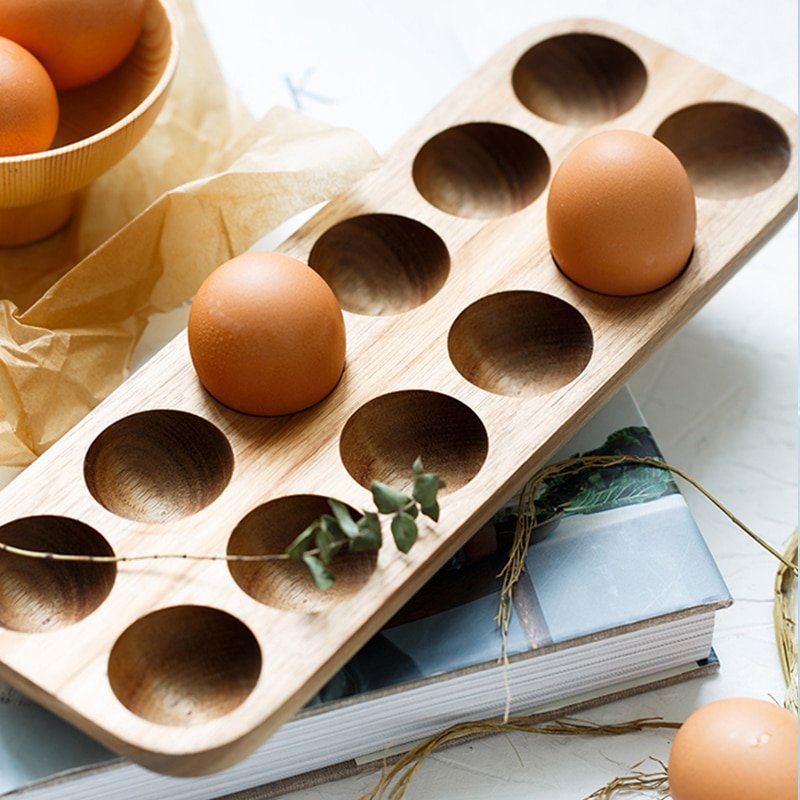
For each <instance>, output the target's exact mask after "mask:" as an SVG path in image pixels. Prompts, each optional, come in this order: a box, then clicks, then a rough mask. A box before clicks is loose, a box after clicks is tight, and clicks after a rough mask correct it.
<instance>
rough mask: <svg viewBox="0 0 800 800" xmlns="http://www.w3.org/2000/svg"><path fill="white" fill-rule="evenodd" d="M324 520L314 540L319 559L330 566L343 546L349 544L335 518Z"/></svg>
mask: <svg viewBox="0 0 800 800" xmlns="http://www.w3.org/2000/svg"><path fill="white" fill-rule="evenodd" d="M322 519H323V524H322V525H321V526H320V528H319V530H318V531H317V535H316V537H315V539H314V542H315V544H316V545H317V549H318V550H319V557H320V559H322V562H323V564H330V562H331V559H332V558H333V557H334V556H335V555H336V554H337V553H338V552H339V550H341V549H342V546H343V545H344V544H345V543H346V542H347V537H346V536H345V535H344V533H343V532H342V529H341V528H340V527H339V525H338V523H337V522H336V520H334V519H333V517H328V519H327V520H326V519H325V517H323V518H322Z"/></svg>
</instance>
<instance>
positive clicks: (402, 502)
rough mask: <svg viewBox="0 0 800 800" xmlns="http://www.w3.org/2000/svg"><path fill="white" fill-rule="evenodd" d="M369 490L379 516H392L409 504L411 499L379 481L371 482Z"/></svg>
mask: <svg viewBox="0 0 800 800" xmlns="http://www.w3.org/2000/svg"><path fill="white" fill-rule="evenodd" d="M370 490H371V491H372V498H373V500H374V501H375V507H376V508H377V509H378V511H380V512H381V514H394V513H395V512H396V511H400V510H401V509H404V508H405V507H406V506H407V505H409V504H410V503H411V498H410V497H409V496H408V495H406V494H403V493H402V492H398V491H397V489H393V488H392V487H391V486H387V485H386V484H385V483H381V482H380V481H372V485H371V486H370Z"/></svg>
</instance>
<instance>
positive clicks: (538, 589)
mask: <svg viewBox="0 0 800 800" xmlns="http://www.w3.org/2000/svg"><path fill="white" fill-rule="evenodd" d="M618 453H625V454H634V455H641V456H649V457H654V458H658V459H661V458H662V456H661V453H660V451H659V449H658V446H657V444H656V442H655V440H654V439H653V436H652V435H651V433H650V431H649V430H648V428H647V427H646V425H645V423H644V420H643V418H642V416H641V414H640V412H639V410H638V408H637V406H636V404H635V402H634V400H633V398H632V397H631V395H630V393H629V392H628V391H627V389H623V390H622V391H621V392H619V393H618V394H617V395H616V396H615V397H614V398H613V399H612V400H611V401H610V402H609V403H607V404H606V406H604V407H603V408H602V409H601V410H600V411H599V412H598V413H597V414H596V415H595V416H594V417H593V418H592V419H591V420H590V421H589V422H588V423H587V424H586V425H584V426H583V428H581V430H580V431H579V432H578V433H577V434H576V435H575V436H574V437H573V439H572V440H570V442H569V443H568V444H567V445H566V446H565V447H564V448H562V450H561V451H560V452H558V453H557V454H556V455H555V456H554V459H553V460H558V459H562V458H566V457H569V456H573V455H589V454H598V455H601V454H603V455H611V454H618ZM537 509H538V511H537V522H540V523H543V524H541V525H540V526H539V527H538V528H537V530H538V534H537V536H536V537H535V538H534V542H533V544H532V546H531V548H530V550H529V552H528V556H527V560H526V570H525V572H524V573H523V575H522V578H521V579H520V581H519V583H518V584H517V586H516V588H515V592H514V611H513V616H512V621H511V626H510V629H509V633H508V655H509V657H510V658H512V659H513V658H515V657H524V656H525V654H530V653H531V652H533V651H534V650H536V651H537V652H538V651H540V650H541V649H542V648H546V647H548V646H562V647H563V646H568V645H569V644H570V643H577V642H580V641H585V640H586V639H587V637H588V638H591V637H598V636H603V635H608V634H609V632H612V631H616V630H621V629H622V630H627V629H631V628H632V627H636V626H638V625H643V624H647V623H648V622H649V621H652V620H655V619H658V618H662V617H669V616H671V615H681V614H685V613H687V612H691V611H693V610H697V609H701V608H721V607H724V606H726V605H729V604H730V602H731V597H730V593H729V591H728V589H727V587H726V585H725V582H724V580H723V578H722V576H721V574H720V572H719V570H718V568H717V566H716V564H715V562H714V559H713V557H712V555H711V553H710V551H709V550H708V547H707V545H706V543H705V541H704V539H703V537H702V535H701V533H700V531H699V530H698V528H697V525H696V523H695V521H694V518H693V517H692V515H691V513H690V511H689V508H688V507H687V505H686V502H685V500H684V498H683V496H682V494H681V493H680V490H679V489H678V486H677V485H676V483H675V482H674V480H673V479H672V477H671V474H670V473H669V472H668V471H667V470H664V469H660V468H658V467H649V466H644V465H635V464H629V465H622V466H618V467H613V468H603V469H594V470H590V471H584V472H582V473H580V474H579V475H577V476H570V477H566V478H557V479H554V480H550V481H548V482H546V483H545V484H544V486H543V487H542V490H541V492H540V493H539V495H538V498H537ZM517 513H518V503H517V501H516V500H515V499H513V498H512V499H510V500H509V502H508V503H507V504H506V505H505V506H504V507H503V508H502V509H501V510H500V511H499V512H498V513H497V514H496V515H495V516H494V518H493V520H492V524H491V525H490V526H487V527H486V528H484V529H482V531H481V532H479V534H477V535H476V537H475V538H474V539H473V540H471V541H470V542H469V543H468V544H467V545H466V546H465V547H464V548H462V550H460V551H459V552H458V553H457V555H456V556H455V557H454V558H453V559H451V561H450V562H449V563H448V564H447V565H445V567H443V568H442V569H441V570H440V571H439V572H438V573H437V574H436V575H435V576H434V577H433V579H431V581H429V582H428V583H427V584H426V585H425V586H424V587H423V588H422V590H420V592H419V593H418V594H417V595H415V596H414V598H412V600H410V601H409V602H408V603H407V604H406V605H405V606H404V607H403V609H401V611H400V612H399V613H398V614H396V615H395V617H394V618H392V619H391V620H390V621H389V622H388V623H387V625H385V626H384V628H383V629H382V630H381V631H380V632H379V633H378V634H377V635H375V636H374V637H373V638H372V639H371V640H370V641H369V642H368V643H367V645H366V646H365V647H364V648H362V650H360V651H359V653H358V654H357V655H356V656H354V657H353V658H352V659H351V660H350V661H349V662H348V663H347V664H346V665H345V667H344V668H343V669H342V670H340V671H339V672H338V673H337V674H336V675H335V676H334V677H333V678H332V679H331V681H330V682H329V683H328V684H327V685H326V686H325V687H324V688H323V689H322V691H321V692H320V693H319V694H318V695H317V696H316V697H314V698H313V699H312V701H311V703H310V704H309V705H310V706H318V705H319V704H321V703H325V702H329V701H334V700H339V699H343V698H346V697H352V696H354V695H357V694H360V693H364V692H370V691H375V690H384V689H388V688H390V687H394V686H398V685H400V684H403V683H407V682H418V681H420V680H425V679H426V678H430V677H434V676H440V675H443V674H446V673H449V672H454V671H457V670H463V669H467V668H470V667H475V666H478V665H481V664H485V663H487V662H492V663H496V662H497V658H498V656H499V655H500V652H501V649H500V648H501V637H500V631H499V628H498V625H497V622H496V615H497V610H498V602H499V591H500V581H499V578H498V574H499V572H500V570H501V569H502V567H503V565H504V564H505V562H506V560H507V556H508V550H509V547H510V544H511V541H512V538H513V533H514V529H515V527H516V517H517Z"/></svg>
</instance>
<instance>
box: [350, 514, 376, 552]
mask: <svg viewBox="0 0 800 800" xmlns="http://www.w3.org/2000/svg"><path fill="white" fill-rule="evenodd" d="M357 525H358V536H356V537H354V538H353V539H351V540H350V550H351V551H352V552H354V553H359V552H367V551H370V550H380V549H381V545H382V544H383V534H382V533H381V521H380V519H379V518H378V515H377V514H376V513H375V512H374V511H370V512H368V513H366V514H364V516H363V517H361V519H359V520H358V523H357Z"/></svg>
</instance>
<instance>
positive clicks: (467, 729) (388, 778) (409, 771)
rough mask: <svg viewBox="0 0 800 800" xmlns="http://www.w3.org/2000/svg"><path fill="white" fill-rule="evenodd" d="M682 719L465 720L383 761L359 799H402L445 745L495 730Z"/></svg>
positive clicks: (620, 727)
mask: <svg viewBox="0 0 800 800" xmlns="http://www.w3.org/2000/svg"><path fill="white" fill-rule="evenodd" d="M680 726H681V723H680V722H666V721H664V720H662V719H661V718H659V717H644V718H642V719H634V720H630V721H628V722H620V723H612V724H600V723H592V722H582V721H580V720H572V719H563V720H556V721H548V720H547V719H546V718H545V717H544V715H542V714H530V715H527V716H519V717H512V718H510V719H508V720H506V719H501V718H498V719H488V720H483V721H480V722H463V723H460V724H458V725H451V726H450V727H449V728H445V729H444V730H443V731H441V732H440V733H438V734H436V735H435V736H431V737H430V738H429V739H426V740H425V741H424V742H422V743H421V744H419V745H417V746H416V747H414V748H412V749H411V750H409V751H408V752H407V753H404V754H403V755H402V756H400V758H399V759H398V760H397V761H396V762H395V763H394V764H392V765H391V766H389V765H388V764H387V763H386V762H385V761H384V766H383V773H382V775H381V777H380V780H379V781H378V783H377V784H376V785H375V787H374V788H373V789H372V790H371V791H369V792H368V793H367V794H364V795H362V796H361V797H360V798H359V800H403V798H404V797H405V795H406V792H407V791H408V787H409V786H410V785H411V783H412V781H413V780H414V777H415V776H416V774H417V772H418V771H419V769H420V768H421V767H422V765H423V763H424V762H425V761H426V759H427V758H428V757H429V756H430V755H432V754H433V753H434V752H435V751H437V750H439V749H441V748H442V747H444V746H446V745H448V744H452V743H454V742H457V741H458V740H460V739H468V738H471V737H474V736H485V735H487V734H495V733H511V732H515V731H517V732H521V733H533V734H539V735H542V736H620V735H622V734H626V733H637V732H639V731H644V730H653V729H662V728H663V729H672V730H676V729H678V728H679V727H680Z"/></svg>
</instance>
